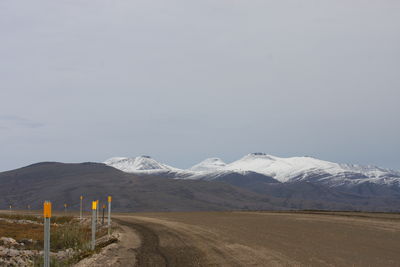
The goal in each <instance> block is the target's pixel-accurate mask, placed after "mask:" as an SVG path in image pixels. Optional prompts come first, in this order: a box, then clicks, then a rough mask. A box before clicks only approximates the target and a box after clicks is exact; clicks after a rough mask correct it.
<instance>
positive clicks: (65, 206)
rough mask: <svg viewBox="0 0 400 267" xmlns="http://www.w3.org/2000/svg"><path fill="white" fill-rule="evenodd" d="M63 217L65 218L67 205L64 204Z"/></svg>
mask: <svg viewBox="0 0 400 267" xmlns="http://www.w3.org/2000/svg"><path fill="white" fill-rule="evenodd" d="M64 216H67V203H65V204H64Z"/></svg>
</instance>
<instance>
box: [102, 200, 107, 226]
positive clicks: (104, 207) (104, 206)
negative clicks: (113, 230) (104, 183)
mask: <svg viewBox="0 0 400 267" xmlns="http://www.w3.org/2000/svg"><path fill="white" fill-rule="evenodd" d="M102 207H103V217H102V218H101V225H104V211H105V209H106V205H104V204H103V206H102Z"/></svg>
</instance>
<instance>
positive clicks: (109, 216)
mask: <svg viewBox="0 0 400 267" xmlns="http://www.w3.org/2000/svg"><path fill="white" fill-rule="evenodd" d="M111 201H112V197H111V196H108V198H107V202H108V216H107V226H108V235H110V234H111Z"/></svg>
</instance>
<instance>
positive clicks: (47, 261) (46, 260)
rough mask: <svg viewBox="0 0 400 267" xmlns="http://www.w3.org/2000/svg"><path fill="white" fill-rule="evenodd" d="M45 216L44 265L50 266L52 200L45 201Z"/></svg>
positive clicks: (45, 266)
mask: <svg viewBox="0 0 400 267" xmlns="http://www.w3.org/2000/svg"><path fill="white" fill-rule="evenodd" d="M43 217H44V241H43V242H44V244H43V245H44V251H43V260H44V265H43V266H44V267H50V218H51V202H50V201H45V202H44V204H43Z"/></svg>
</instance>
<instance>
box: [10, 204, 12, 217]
mask: <svg viewBox="0 0 400 267" xmlns="http://www.w3.org/2000/svg"><path fill="white" fill-rule="evenodd" d="M11 212H12V206H11V205H10V215H11Z"/></svg>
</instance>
